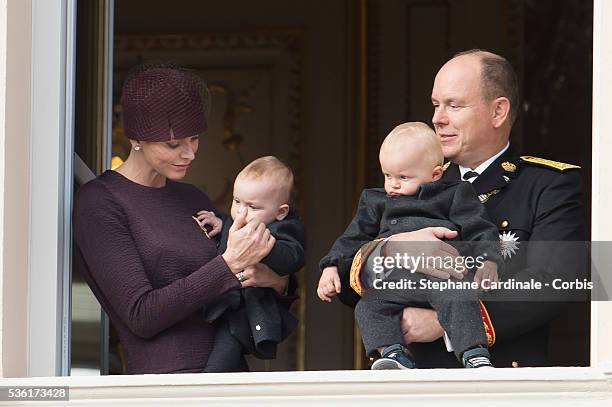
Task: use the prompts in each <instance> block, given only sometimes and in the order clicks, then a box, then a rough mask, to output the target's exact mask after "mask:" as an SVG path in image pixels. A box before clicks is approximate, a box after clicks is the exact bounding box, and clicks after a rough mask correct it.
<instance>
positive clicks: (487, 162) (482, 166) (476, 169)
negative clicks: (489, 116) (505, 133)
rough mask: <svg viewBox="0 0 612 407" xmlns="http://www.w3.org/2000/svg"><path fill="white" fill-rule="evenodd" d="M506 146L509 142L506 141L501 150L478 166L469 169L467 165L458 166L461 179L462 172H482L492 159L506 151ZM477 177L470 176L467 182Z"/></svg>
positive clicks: (508, 145) (491, 162)
mask: <svg viewBox="0 0 612 407" xmlns="http://www.w3.org/2000/svg"><path fill="white" fill-rule="evenodd" d="M508 147H510V142H508V143H507V144H506V147H504V148H502V149H501V151H500V152H499V153H497V154H495V155H494V156H493V157H491V158H489V159H488V160H487V161H485V162H483V163H482V164H480V165H479V166H478V167H476V168H474V169H471V168H468V167H463V166H461V165H460V166H459V174H460V175H461V179H463V174H465V173H466V172H468V171H476V172H477V173H478V174H482V173H483V172H484V171H485V170H486V169H487V168H488V167H489V165H491V164H493V161H495V160H497V158H498V157H499V156H500V155H502V154H503V153H505V152H506V150H507V149H508ZM476 178H477V177H474V178H470V180H469V182H474V181H475V180H476Z"/></svg>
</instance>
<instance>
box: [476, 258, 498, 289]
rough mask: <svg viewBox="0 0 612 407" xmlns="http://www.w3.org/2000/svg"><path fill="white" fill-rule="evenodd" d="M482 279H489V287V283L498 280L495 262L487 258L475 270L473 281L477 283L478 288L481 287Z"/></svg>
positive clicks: (488, 284)
mask: <svg viewBox="0 0 612 407" xmlns="http://www.w3.org/2000/svg"><path fill="white" fill-rule="evenodd" d="M482 280H489V281H488V282H487V287H489V286H490V285H491V283H497V282H498V281H499V277H498V276H497V264H496V263H495V262H493V261H490V260H487V261H485V262H484V263H483V265H482V267H480V268H479V269H478V270H476V274H475V275H474V281H475V282H476V283H478V287H480V288H482ZM484 291H489V289H485V290H484Z"/></svg>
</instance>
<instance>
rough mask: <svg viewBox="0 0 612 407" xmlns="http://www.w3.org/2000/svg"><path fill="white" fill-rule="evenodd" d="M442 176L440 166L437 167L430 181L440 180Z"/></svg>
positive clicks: (442, 172) (442, 171)
mask: <svg viewBox="0 0 612 407" xmlns="http://www.w3.org/2000/svg"><path fill="white" fill-rule="evenodd" d="M442 174H444V170H443V169H442V166H441V165H437V166H436V167H435V168H434V169H433V172H432V173H431V180H432V181H437V180H439V179H440V178H442Z"/></svg>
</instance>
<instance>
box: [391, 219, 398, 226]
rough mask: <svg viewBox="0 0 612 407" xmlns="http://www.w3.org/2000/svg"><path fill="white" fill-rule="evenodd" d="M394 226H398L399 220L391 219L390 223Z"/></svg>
mask: <svg viewBox="0 0 612 407" xmlns="http://www.w3.org/2000/svg"><path fill="white" fill-rule="evenodd" d="M389 223H390V224H392V225H396V224H397V219H391V222H389Z"/></svg>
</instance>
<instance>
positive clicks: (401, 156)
mask: <svg viewBox="0 0 612 407" xmlns="http://www.w3.org/2000/svg"><path fill="white" fill-rule="evenodd" d="M418 153H419V152H418V151H414V150H412V151H406V149H403V148H398V149H389V150H385V151H381V153H380V166H381V169H382V172H383V175H384V177H385V191H386V192H387V194H388V195H390V196H398V195H414V194H416V193H417V191H418V190H419V186H420V185H421V184H425V183H427V182H432V181H436V180H437V179H438V178H439V176H435V175H434V169H433V168H429V167H430V166H429V165H423V161H425V160H422V159H421V157H420V156H419V154H418Z"/></svg>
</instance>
